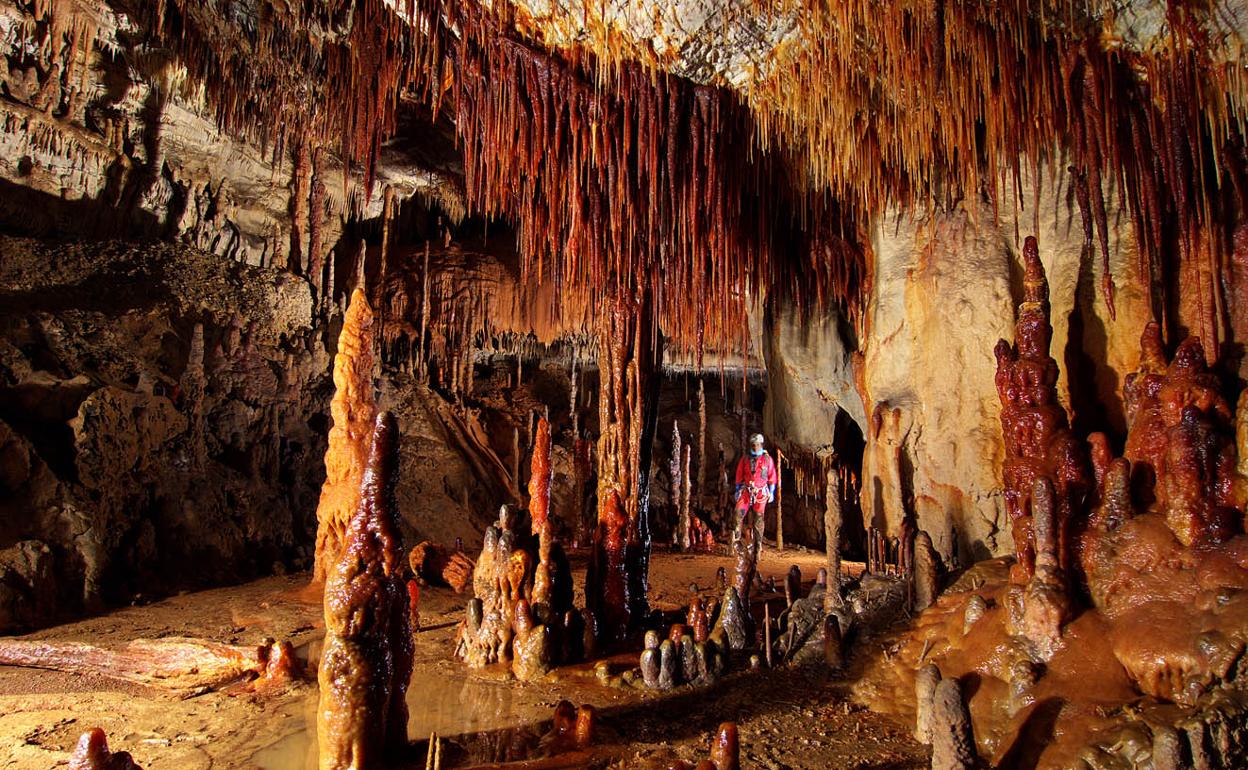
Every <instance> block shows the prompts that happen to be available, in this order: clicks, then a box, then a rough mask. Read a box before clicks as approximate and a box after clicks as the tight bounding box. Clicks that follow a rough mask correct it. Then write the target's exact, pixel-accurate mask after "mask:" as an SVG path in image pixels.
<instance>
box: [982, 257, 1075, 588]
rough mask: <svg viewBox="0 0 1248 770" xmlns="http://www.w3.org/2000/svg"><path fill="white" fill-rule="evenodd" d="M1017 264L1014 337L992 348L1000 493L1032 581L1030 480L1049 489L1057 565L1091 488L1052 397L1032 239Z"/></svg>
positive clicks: (1044, 289) (1045, 305)
mask: <svg viewBox="0 0 1248 770" xmlns="http://www.w3.org/2000/svg"><path fill="white" fill-rule="evenodd" d="M1023 263H1024V281H1023V303H1022V305H1020V306H1019V312H1018V324H1017V327H1016V333H1015V341H1014V344H1013V345H1012V346H1011V345H1010V344H1009V343H1007V342H1006V341H1005V340H1001V341H999V342H998V343H997V347H996V350H995V354H996V357H997V375H996V384H997V393H998V395H999V396H1000V398H1001V428H1002V433H1003V436H1004V440H1005V462H1004V464H1003V476H1004V481H1005V499H1006V506H1007V509H1008V510H1009V514H1010V520H1011V525H1012V527H1013V535H1014V550H1015V554H1016V556H1017V558H1018V567H1019V576H1018V579H1019V580H1020V582H1023V581H1026V580H1028V579H1030V577H1031V575H1032V572H1033V571H1034V568H1035V561H1036V544H1035V535H1034V532H1033V524H1032V510H1031V505H1032V503H1031V492H1032V488H1033V485H1034V483H1035V480H1036V479H1038V478H1046V479H1048V480H1049V481H1050V483H1052V485H1053V487H1054V494H1055V498H1054V501H1055V509H1054V523H1053V526H1054V535H1055V544H1056V553H1057V559H1058V566H1059V567H1060V568H1061V569H1063V570H1069V568H1070V553H1071V546H1072V542H1071V541H1072V539H1073V537H1072V536H1073V527H1074V525H1075V524H1076V523H1077V522H1075V521H1074V519H1075V518H1076V517H1077V516H1078V515H1079V514H1080V513H1081V507H1082V506H1083V504H1084V498H1085V496H1086V495H1087V494H1088V492H1089V490H1090V488H1091V474H1090V471H1089V468H1088V462H1087V456H1086V452H1085V450H1084V447H1083V445H1082V444H1081V443H1080V442H1079V441H1078V440H1077V439H1076V438H1075V436H1074V434H1073V433H1072V432H1071V430H1070V426H1069V423H1068V421H1067V418H1066V412H1065V410H1064V409H1063V408H1062V406H1061V405H1060V404H1059V403H1058V402H1057V391H1056V384H1057V375H1058V370H1057V362H1055V361H1054V360H1053V359H1052V357H1050V356H1049V345H1050V342H1051V341H1052V337H1053V327H1052V326H1051V325H1050V324H1049V286H1048V281H1047V279H1046V278H1045V274H1044V266H1043V264H1041V262H1040V253H1039V249H1038V247H1037V245H1036V239H1035V238H1034V237H1030V236H1029V237H1028V238H1027V240H1026V241H1025V243H1024V246H1023Z"/></svg>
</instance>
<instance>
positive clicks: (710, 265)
mask: <svg viewBox="0 0 1248 770" xmlns="http://www.w3.org/2000/svg"><path fill="white" fill-rule="evenodd" d="M22 5H24V6H27V7H28V11H29V12H31V13H33V15H34V17H35V18H40V19H43V20H44V21H45V22H46V23H47V24H49V25H50V26H51V27H53V28H54V29H55V31H56V32H57V34H55V35H53V36H52V37H59V38H60V39H61V40H64V41H69V45H68V46H67V47H68V48H69V54H68V59H66V62H67V64H66V68H67V69H69V70H72V69H73V66H74V62H75V61H77V59H75V57H78V59H85V57H86V56H87V54H86V53H83V51H90V50H93V49H94V50H96V51H97V52H98V53H99V54H100V55H101V56H104V57H110V56H111V57H114V58H117V57H119V56H120V57H127V58H126V60H125V62H124V64H125V66H126V67H128V68H130V69H131V70H142V71H144V72H146V73H147V75H148V76H149V77H150V78H152V79H154V80H155V81H156V82H158V83H159V84H160V86H161V88H163V89H167V90H168V91H170V92H173V93H176V94H178V95H180V97H181V98H183V99H184V100H186V101H188V102H195V103H202V104H203V105H204V109H205V110H207V111H209V112H210V113H211V114H212V115H213V116H214V117H215V120H216V121H217V123H218V124H219V125H220V126H222V127H223V128H224V129H226V130H227V131H229V132H231V133H233V134H235V135H237V136H240V137H244V138H246V139H248V140H249V141H252V142H255V143H257V144H259V145H261V146H263V147H265V148H266V149H268V150H270V151H272V152H273V153H274V156H275V157H278V156H283V155H285V156H289V155H292V154H297V153H298V152H300V148H302V147H307V146H311V147H313V148H314V149H315V152H317V153H320V152H324V153H325V154H326V155H327V156H331V157H332V158H333V159H334V161H335V163H336V165H337V166H338V167H339V168H341V169H342V170H343V175H342V176H343V182H342V191H343V197H344V198H349V197H351V196H353V195H354V196H355V198H356V199H357V203H356V204H355V206H356V208H357V209H358V212H359V214H360V215H361V216H377V215H379V214H380V213H381V209H382V201H383V198H384V195H383V192H382V191H383V190H387V189H388V190H391V191H392V192H394V193H396V194H398V195H399V196H401V197H408V196H410V195H412V194H415V193H417V192H420V193H421V194H422V195H424V196H425V197H426V198H427V199H432V201H433V202H434V203H435V204H436V205H438V206H440V207H441V208H442V209H443V210H444V211H445V213H447V214H448V215H450V219H451V220H452V221H460V220H461V219H463V218H464V217H465V216H483V217H485V218H488V219H492V220H500V221H502V222H503V223H505V224H506V225H507V226H509V227H510V228H511V229H512V230H514V231H515V235H516V241H517V245H518V254H519V268H518V270H519V273H520V275H521V277H522V279H523V281H529V282H537V283H541V282H549V283H552V284H553V285H554V286H556V287H557V291H555V292H554V293H553V294H552V299H551V302H552V303H554V304H555V305H558V304H559V303H560V302H561V301H562V299H563V298H567V299H569V301H573V302H576V303H588V304H589V305H590V306H594V307H596V306H598V305H599V304H601V303H602V302H604V301H608V300H610V299H611V298H612V297H617V296H623V295H629V294H636V293H637V292H649V293H651V294H653V295H654V296H655V299H656V301H655V302H654V304H653V307H654V308H655V309H656V310H655V312H656V314H657V318H658V319H659V322H660V323H661V325H662V326H663V327H664V329H665V333H666V334H668V336H669V337H670V338H671V339H673V340H674V341H675V342H676V343H677V345H678V347H682V348H683V349H685V350H695V349H696V350H697V351H701V350H702V349H703V347H705V346H707V345H708V344H711V345H718V346H720V347H724V348H731V347H734V346H736V345H737V342H735V341H734V339H733V335H735V334H736V333H737V332H736V330H737V329H739V328H741V326H742V323H741V322H742V320H743V319H744V316H745V315H746V313H747V312H748V307H749V305H750V303H752V302H753V301H755V300H756V299H758V298H759V297H760V296H762V295H764V294H778V295H780V294H782V295H786V296H788V297H790V298H791V299H792V300H793V301H794V302H795V304H797V305H798V306H800V307H802V308H822V307H827V306H835V307H837V308H839V310H840V311H841V312H842V314H844V315H845V316H847V317H848V318H849V319H850V320H851V321H852V322H853V323H854V324H855V325H858V326H860V325H861V312H860V311H861V306H862V304H863V301H864V297H865V296H866V294H867V292H869V288H870V278H871V276H870V270H869V268H868V265H869V259H868V258H867V256H866V252H868V251H869V249H870V235H869V231H870V228H871V227H872V226H873V225H874V223H876V222H877V221H878V220H880V219H881V217H882V215H883V214H884V213H885V212H887V211H889V210H890V209H895V208H898V207H900V208H903V209H920V210H922V209H928V210H930V209H932V208H938V207H942V206H943V207H947V206H952V205H956V203H957V201H959V200H962V199H964V198H966V197H967V196H982V197H984V198H986V199H988V200H992V201H995V200H997V199H999V198H1000V197H1001V196H1002V194H1003V192H1004V191H1007V190H1009V191H1010V192H1013V191H1014V188H1020V187H1021V186H1022V180H1023V179H1024V178H1026V179H1028V180H1029V182H1030V183H1031V184H1034V185H1035V194H1036V196H1039V195H1040V192H1041V188H1042V187H1043V185H1044V184H1045V182H1046V179H1047V180H1050V183H1051V180H1053V179H1054V177H1056V176H1057V175H1058V174H1060V173H1066V172H1067V171H1069V172H1070V173H1072V174H1073V177H1074V179H1075V180H1076V183H1075V186H1074V190H1075V192H1076V197H1077V199H1078V200H1077V203H1078V206H1079V210H1080V214H1081V216H1082V219H1083V223H1084V232H1085V235H1086V238H1087V243H1088V245H1089V247H1090V250H1094V251H1095V253H1097V254H1098V255H1099V257H1100V259H1101V262H1102V267H1103V268H1105V278H1104V281H1103V283H1102V286H1101V287H1100V291H1101V294H1102V296H1103V301H1104V302H1105V303H1106V305H1107V306H1108V307H1109V308H1110V312H1111V314H1112V312H1113V306H1114V289H1115V285H1114V277H1113V276H1112V275H1110V274H1109V272H1108V270H1107V268H1108V265H1109V261H1110V259H1109V248H1108V242H1109V234H1108V230H1109V226H1108V218H1109V217H1108V214H1107V209H1108V208H1114V207H1115V199H1116V203H1117V207H1116V209H1115V210H1117V209H1124V210H1126V211H1127V212H1128V214H1129V218H1130V221H1131V224H1132V226H1133V229H1134V231H1135V236H1136V239H1137V240H1138V241H1139V243H1140V244H1141V249H1140V251H1141V253H1142V254H1143V257H1142V263H1143V264H1142V267H1143V268H1144V269H1143V270H1142V271H1141V272H1142V274H1143V275H1144V280H1145V281H1146V282H1148V283H1150V284H1152V283H1164V278H1163V277H1164V275H1165V273H1166V272H1167V270H1168V267H1167V263H1168V261H1173V260H1178V259H1189V260H1205V261H1206V262H1208V263H1209V265H1210V266H1212V265H1213V264H1215V263H1216V262H1217V260H1218V259H1220V254H1221V253H1222V252H1225V251H1227V250H1228V249H1229V232H1230V231H1233V229H1234V227H1233V226H1230V223H1233V222H1235V221H1236V218H1237V212H1238V211H1239V210H1240V209H1241V208H1242V205H1241V204H1240V203H1239V202H1238V197H1239V195H1240V194H1243V193H1244V192H1245V191H1248V186H1245V185H1244V184H1243V183H1242V182H1241V178H1242V177H1243V176H1244V172H1243V169H1244V165H1245V164H1244V151H1243V144H1244V143H1243V136H1242V122H1243V117H1244V101H1245V99H1244V97H1245V90H1246V89H1245V86H1244V40H1245V37H1246V35H1245V30H1246V29H1248V4H1245V3H1243V2H1240V1H1239V0H1222V1H1220V2H1213V3H1208V4H1182V3H1169V4H1167V3H1162V2H1143V1H1139V2H1118V3H1115V2H1107V1H1105V2H1102V1H1101V0H1087V1H1085V2H1073V3H1072V2H1064V1H1063V2H1056V1H1050V0H1036V1H1034V2H1002V3H989V2H952V1H950V0H923V1H922V2H913V1H909V0H907V1H905V2H896V3H869V2H862V1H861V0H853V1H846V2H835V3H816V2H807V1H806V0H773V1H772V2H761V1H760V0H740V1H736V2H704V1H702V0H679V1H678V2H672V3H655V2H648V1H644V2H643V1H628V2H624V1H620V0H616V1H614V2H607V3H596V2H590V3H581V2H563V1H558V2H556V1H549V2H541V1H540V0H531V1H530V0H523V1H520V2H493V3H482V4H478V3H453V2H446V1H444V0H354V1H352V2H347V1H346V0H331V1H330V2H320V3H312V2H302V3H301V2H271V1H265V0H233V1H227V0H161V1H160V2H154V3H153V2H136V1H134V0H58V1H57V2H51V1H50V0H36V1H35V2H29V3H24V4H22ZM8 29H9V34H12V22H11V21H10V24H9V28H8ZM129 57H132V58H129ZM72 74H73V73H72V71H71V72H69V73H67V75H66V78H69V77H71V76H72ZM1211 221H1219V222H1224V223H1227V224H1228V227H1226V228H1222V230H1225V231H1226V233H1222V234H1219V235H1217V236H1216V237H1212V238H1209V237H1200V235H1201V233H1203V232H1205V231H1207V230H1208V227H1207V226H1208V224H1209V223H1210V222H1211ZM1219 239H1220V240H1221V241H1222V242H1220V243H1219V242H1218V241H1219ZM1204 272H1205V273H1208V274H1212V273H1213V272H1215V271H1212V270H1206V271H1204ZM1200 290H1202V291H1206V292H1208V293H1210V294H1211V295H1213V294H1216V293H1217V292H1218V291H1219V289H1218V287H1216V286H1215V285H1213V282H1212V281H1211V282H1210V285H1208V286H1206V287H1203V288H1202V289H1200ZM1156 291H1159V292H1160V294H1161V295H1162V296H1159V298H1158V299H1157V300H1156V303H1157V305H1158V308H1164V306H1165V305H1166V303H1167V300H1166V298H1165V296H1164V293H1165V289H1164V286H1163V287H1162V288H1160V289H1157V290H1156ZM708 302H714V306H715V308H716V309H717V311H718V312H717V313H715V314H709V315H714V316H716V317H714V318H704V317H703V316H706V315H708V314H704V313H690V312H689V311H690V310H692V309H694V308H701V307H705V306H706V305H707V303H708ZM691 303H693V304H691ZM1206 304H1208V305H1209V306H1210V307H1214V308H1216V307H1218V306H1219V301H1218V299H1217V297H1213V296H1211V297H1210V301H1209V302H1208V303H1206ZM570 310H571V313H572V315H573V316H576V317H581V316H583V315H584V314H583V313H582V312H581V310H582V309H581V308H571V309H570ZM1158 312H1159V313H1160V312H1162V310H1159V311H1158Z"/></svg>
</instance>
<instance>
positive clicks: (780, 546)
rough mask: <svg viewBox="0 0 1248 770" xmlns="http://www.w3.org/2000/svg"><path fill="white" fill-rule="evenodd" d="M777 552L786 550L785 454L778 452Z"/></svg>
mask: <svg viewBox="0 0 1248 770" xmlns="http://www.w3.org/2000/svg"><path fill="white" fill-rule="evenodd" d="M776 550H778V551H783V550H784V452H781V451H780V450H779V449H777V450H776Z"/></svg>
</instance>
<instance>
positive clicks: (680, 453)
mask: <svg viewBox="0 0 1248 770" xmlns="http://www.w3.org/2000/svg"><path fill="white" fill-rule="evenodd" d="M683 458H684V450H683V448H682V446H681V440H680V424H679V423H678V422H677V421H676V420H672V455H671V458H670V460H669V461H668V464H667V467H668V478H669V479H670V480H671V485H670V486H669V488H668V492H667V500H668V509H669V512H668V515H669V518H670V519H671V521H672V524H673V530H674V532H673V534H674V535H675V537H674V538H673V539H674V541H675V543H676V545H678V546H680V547H681V548H685V549H687V548H688V547H689V546H688V538H689V535H688V532H686V531H685V528H684V527H685V519H684V513H685V512H684V500H683V495H684V463H683V462H682V460H683Z"/></svg>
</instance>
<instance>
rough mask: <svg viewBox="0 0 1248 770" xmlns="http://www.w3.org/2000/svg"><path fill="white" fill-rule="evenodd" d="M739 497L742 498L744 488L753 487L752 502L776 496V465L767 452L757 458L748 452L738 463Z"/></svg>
mask: <svg viewBox="0 0 1248 770" xmlns="http://www.w3.org/2000/svg"><path fill="white" fill-rule="evenodd" d="M736 483H737V497H740V496H741V492H742V491H743V487H745V486H747V485H748V486H750V487H753V490H752V493H751V494H750V497H751V502H759V501H764V502H765V501H766V500H767V498H768V497H770V496H772V495H774V494H775V489H776V463H775V461H773V460H772V459H771V455H769V454H767V452H766V450H764V451H763V453H762V454H761V455H759V456H758V457H755V456H754V455H751V454H750V453H749V452H746V453H745V455H744V456H742V457H741V460H740V461H739V462H738V463H737V482H736Z"/></svg>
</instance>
